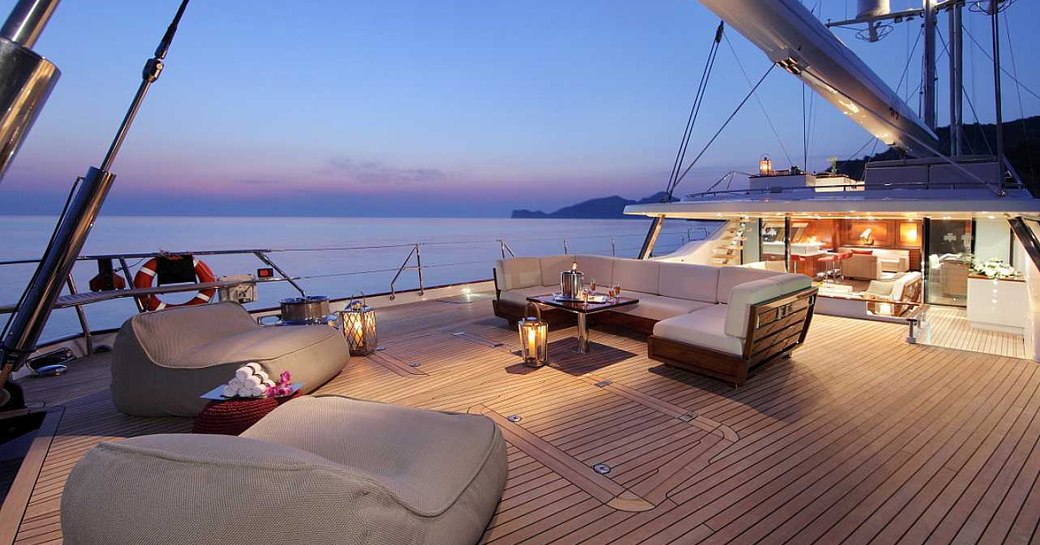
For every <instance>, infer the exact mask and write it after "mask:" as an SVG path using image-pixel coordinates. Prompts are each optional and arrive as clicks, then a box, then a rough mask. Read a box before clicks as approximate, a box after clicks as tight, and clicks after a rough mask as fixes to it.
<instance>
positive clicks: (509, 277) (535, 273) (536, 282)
mask: <svg viewBox="0 0 1040 545" xmlns="http://www.w3.org/2000/svg"><path fill="white" fill-rule="evenodd" d="M495 274H496V278H497V280H498V289H500V290H502V291H506V290H515V289H520V288H529V287H531V286H540V285H541V284H542V268H541V261H540V260H539V259H538V258H537V257H513V258H509V259H499V260H498V261H496V262H495Z"/></svg>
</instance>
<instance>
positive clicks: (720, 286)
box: [493, 255, 817, 386]
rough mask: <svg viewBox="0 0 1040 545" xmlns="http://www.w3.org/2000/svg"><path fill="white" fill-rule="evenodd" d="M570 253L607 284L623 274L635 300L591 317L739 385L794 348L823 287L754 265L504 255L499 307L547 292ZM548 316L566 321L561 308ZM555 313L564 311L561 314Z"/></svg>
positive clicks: (514, 310)
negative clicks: (755, 369)
mask: <svg viewBox="0 0 1040 545" xmlns="http://www.w3.org/2000/svg"><path fill="white" fill-rule="evenodd" d="M572 263H577V264H578V268H579V269H580V270H582V271H583V272H584V273H585V278H586V279H592V278H595V279H596V280H597V281H598V282H599V283H600V284H602V285H609V284H621V285H622V286H623V289H624V292H625V294H626V295H631V296H632V297H634V298H636V299H638V300H639V303H638V304H637V305H634V306H630V307H623V308H619V309H616V310H612V311H606V312H602V313H599V314H596V321H595V322H592V323H593V325H597V324H604V323H609V324H611V325H613V326H615V327H619V328H621V329H625V330H628V331H633V332H636V333H640V334H643V335H648V336H649V341H648V346H647V350H648V356H649V357H650V358H652V359H655V360H658V361H661V362H664V363H665V364H667V365H670V366H674V367H677V368H682V369H685V370H689V371H695V372H699V373H702V374H705V375H708V376H711V377H714V378H718V379H721V380H725V381H727V382H730V383H732V384H735V385H738V386H739V385H741V384H743V383H744V382H745V381H746V380H747V377H748V373H749V372H750V370H752V369H753V368H755V367H758V366H761V365H764V364H766V363H769V362H772V361H775V360H777V359H779V358H780V357H782V356H785V355H788V354H790V353H791V351H792V350H794V349H795V348H797V347H798V345H800V344H801V343H802V342H804V340H805V334H806V332H807V331H808V328H809V324H810V323H811V322H812V315H813V309H814V307H815V303H816V294H817V289H816V288H813V287H812V281H811V279H810V278H809V277H808V276H805V275H802V274H794V273H784V272H777V271H770V270H763V269H755V268H750V267H714V266H709V265H696V264H690V263H675V262H664V261H656V260H639V259H622V258H612V257H604V256H587V255H575V256H571V255H562V256H547V257H542V258H537V257H522V258H511V259H501V260H499V261H498V262H497V263H496V264H495V271H494V273H495V276H494V278H495V288H496V298H495V300H494V301H493V308H494V312H495V315H496V316H499V317H501V318H505V319H507V320H509V321H511V322H513V321H516V320H519V319H521V318H522V317H523V312H524V306H523V305H524V303H526V298H527V297H530V296H533V295H542V294H546V293H550V292H552V291H553V290H554V288H555V286H556V285H557V280H558V278H559V274H560V271H563V270H566V269H569V268H570V266H571V264H572ZM542 314H543V318H545V319H546V321H548V322H549V324H550V326H552V325H558V324H564V325H570V324H571V323H572V322H573V318H572V317H571V316H569V315H566V313H563V312H562V311H555V313H554V311H552V310H551V309H550V310H549V311H547V312H543V313H542ZM557 314H559V315H557Z"/></svg>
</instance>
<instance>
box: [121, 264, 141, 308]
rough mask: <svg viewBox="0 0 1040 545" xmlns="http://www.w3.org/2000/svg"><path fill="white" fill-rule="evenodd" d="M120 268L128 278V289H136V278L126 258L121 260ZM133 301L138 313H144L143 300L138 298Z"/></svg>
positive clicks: (124, 276)
mask: <svg viewBox="0 0 1040 545" xmlns="http://www.w3.org/2000/svg"><path fill="white" fill-rule="evenodd" d="M119 266H120V267H122V268H123V278H126V285H127V287H129V288H133V287H134V276H133V275H132V274H130V265H127V264H126V258H125V257H121V258H119ZM133 300H134V306H135V307H137V312H144V305H143V304H142V303H141V300H140V299H138V298H136V297H134V298H133Z"/></svg>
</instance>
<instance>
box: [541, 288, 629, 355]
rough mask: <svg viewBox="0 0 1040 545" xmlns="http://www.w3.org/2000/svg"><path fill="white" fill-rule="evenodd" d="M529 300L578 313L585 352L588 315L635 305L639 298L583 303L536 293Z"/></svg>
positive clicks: (580, 344)
mask: <svg viewBox="0 0 1040 545" xmlns="http://www.w3.org/2000/svg"><path fill="white" fill-rule="evenodd" d="M527 300H528V301H531V302H532V303H538V304H539V305H545V306H548V307H553V308H558V309H560V310H566V311H567V312H573V313H574V314H577V315H578V353H579V354H585V353H587V352H588V351H589V321H588V315H589V314H595V313H597V312H603V311H605V310H613V309H615V308H618V307H627V306H629V305H634V304H636V303H638V302H639V299H633V298H631V297H618V298H616V299H607V301H606V302H604V303H583V302H581V301H568V300H562V301H561V300H558V299H556V296H554V295H552V294H546V295H536V296H534V297H528V298H527Z"/></svg>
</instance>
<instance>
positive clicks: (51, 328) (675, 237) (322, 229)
mask: <svg viewBox="0 0 1040 545" xmlns="http://www.w3.org/2000/svg"><path fill="white" fill-rule="evenodd" d="M54 221H55V220H54V218H51V217H42V216H0V233H3V237H4V244H3V246H2V248H3V249H2V252H0V260H12V259H23V258H38V257H39V256H40V254H41V253H42V252H43V249H44V247H45V246H46V243H47V239H48V237H49V236H50V233H51V230H52V229H53V228H54ZM711 223H712V222H693V221H690V222H686V221H678V220H674V221H670V222H669V223H667V224H666V225H665V228H664V231H663V233H662V235H661V238H660V241H659V242H658V252H657V253H659V254H660V253H666V252H669V251H672V250H674V249H676V248H678V247H679V246H680V245H681V244H682V243H683V242H685V241H687V240H688V239H689V238H690V237H692V238H694V239H698V238H701V237H702V236H703V234H704V229H703V227H704V226H705V225H710V224H711ZM648 226H649V220H643V219H632V220H554V219H534V220H514V219H486V218H480V219H470V218H304V217H272V218H256V217H130V216H106V217H102V218H100V219H99V220H98V222H97V224H96V225H95V227H94V229H93V231H92V232H91V236H90V239H89V240H87V243H86V247H85V248H84V254H86V255H90V254H108V253H142V252H154V251H157V250H166V251H170V252H182V251H187V250H195V251H200V250H226V249H265V250H286V251H276V252H275V253H273V254H272V255H271V257H272V258H273V259H274V261H275V263H277V264H278V265H279V266H280V267H282V268H283V269H284V270H285V271H286V272H287V273H289V274H290V275H292V276H304V277H310V276H314V277H315V278H311V279H306V280H302V281H301V282H300V283H301V285H302V286H303V288H304V289H305V290H307V291H308V293H310V294H321V295H329V296H331V297H344V296H347V295H350V294H351V293H354V292H356V291H364V292H366V293H381V292H386V291H389V286H390V279H391V278H393V275H394V273H395V272H396V271H397V269H398V267H400V266H401V264H402V263H403V262H404V261H405V258H406V257H407V256H408V253H409V251H410V250H411V248H409V247H394V248H374V247H375V246H392V245H402V244H415V243H422V244H423V246H422V264H423V277H424V278H423V280H424V283H425V285H427V286H434V285H439V284H448V283H453V282H462V281H469V280H478V279H488V278H491V269H492V266H493V265H494V260H495V259H497V258H499V257H500V246H499V243H498V242H497V240H499V239H502V240H505V241H506V242H507V243H508V245H509V247H510V248H512V250H513V251H514V252H515V253H516V255H519V256H530V255H548V254H559V253H563V249H564V240H563V239H564V238H566V239H567V241H566V245H567V249H568V250H569V251H570V252H571V253H591V254H603V255H610V254H611V252H612V251H614V252H616V254H617V255H618V256H624V257H634V256H635V255H636V254H637V253H638V252H639V247H640V245H641V244H642V242H643V237H644V236H645V234H646V229H647V227H648ZM611 237H613V245H612V240H611ZM332 247H364V249H357V250H350V251H325V252H306V251H298V250H300V249H302V248H332ZM142 262H143V260H141V261H137V260H133V261H131V262H130V265H131V269H132V270H134V271H136V270H137V267H138V266H139V265H140V264H141V263H142ZM206 262H207V263H208V264H209V265H210V266H211V267H212V268H213V270H214V272H216V273H217V274H218V275H226V274H243V273H255V271H256V269H257V267H261V266H263V264H261V263H259V262H258V261H257V259H256V258H255V257H253V256H251V255H245V256H212V257H207V258H206ZM34 268H35V266H34V265H14V266H4V267H0V303H2V304H8V303H13V302H14V301H17V300H18V297H19V296H20V295H21V292H22V289H23V288H24V287H25V284H26V282H27V281H28V279H29V277H30V276H31V275H32V272H33V270H34ZM96 273H97V268H96V265H95V264H94V263H93V262H81V263H79V264H78V265H77V266H76V269H75V271H74V273H73V276H74V278H75V279H76V283H77V286H80V287H81V289H86V286H87V283H88V281H89V280H90V278H91V277H92V276H94V275H95V274H96ZM329 275H336V276H329ZM416 287H418V282H417V279H416V275H415V274H414V273H413V274H408V273H407V272H406V273H405V274H402V276H401V279H400V280H398V283H397V285H396V289H398V290H407V289H414V288H416ZM295 294H296V292H295V291H293V289H292V288H291V287H290V286H288V285H287V284H283V283H278V284H270V285H263V286H260V287H259V300H258V301H257V302H256V303H252V304H251V305H249V306H250V307H252V308H261V307H269V306H276V305H277V302H278V300H279V299H281V298H284V297H289V296H292V295H295ZM191 296H192V294H190V293H189V294H170V295H166V296H164V300H166V301H169V302H171V303H177V302H182V301H186V300H188V299H190V298H191ZM135 311H136V309H135V307H134V304H133V302H132V301H131V300H130V299H120V300H115V301H107V302H104V303H98V304H94V305H90V306H88V307H86V312H87V318H88V320H89V322H90V325H91V327H92V328H93V329H104V328H110V327H117V326H118V325H119V324H120V323H122V321H123V320H124V319H125V318H126V317H127V316H128V315H130V314H131V313H133V312H135ZM6 320H7V317H6V316H3V317H0V321H2V322H6ZM78 330H79V326H78V323H77V321H76V316H75V312H74V311H73V310H72V309H63V310H57V311H55V312H54V313H53V315H52V316H51V320H50V322H49V323H48V324H47V328H46V329H45V332H44V338H45V339H47V338H54V337H58V336H62V335H67V334H70V333H75V332H77V331H78Z"/></svg>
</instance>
